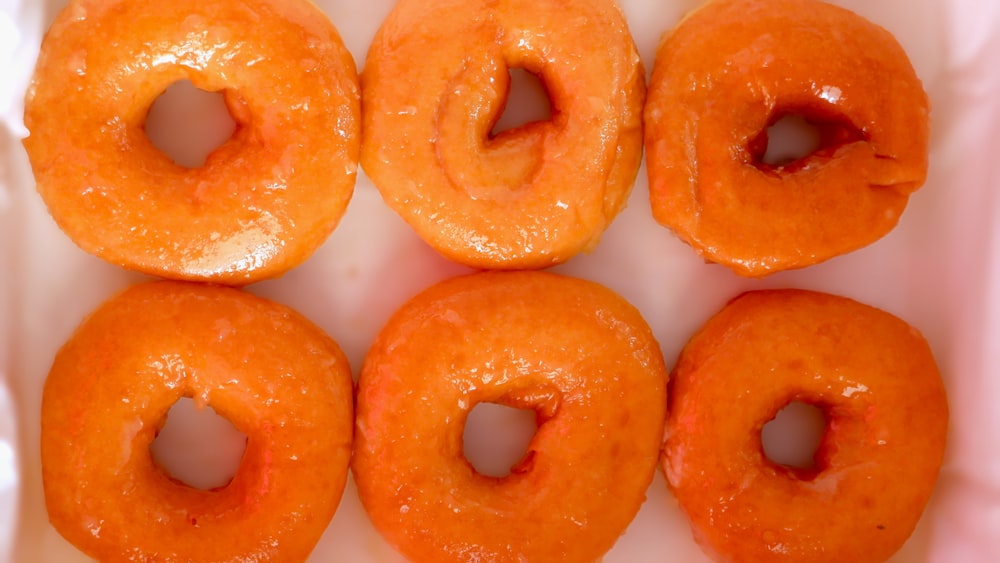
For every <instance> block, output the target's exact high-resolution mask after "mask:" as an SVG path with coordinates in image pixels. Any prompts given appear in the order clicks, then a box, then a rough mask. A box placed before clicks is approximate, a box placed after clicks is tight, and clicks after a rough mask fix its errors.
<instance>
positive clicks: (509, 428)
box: [462, 403, 538, 478]
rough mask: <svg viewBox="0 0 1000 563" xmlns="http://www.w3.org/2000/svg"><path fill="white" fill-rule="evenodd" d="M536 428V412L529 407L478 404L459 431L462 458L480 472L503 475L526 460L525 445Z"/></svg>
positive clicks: (515, 470) (529, 441)
mask: <svg viewBox="0 0 1000 563" xmlns="http://www.w3.org/2000/svg"><path fill="white" fill-rule="evenodd" d="M537 430H538V414H537V413H536V412H535V411H534V410H533V409H523V408H515V407H509V406H506V405H501V404H498V403H479V404H477V405H476V406H474V407H473V408H472V410H471V411H470V412H469V415H468V417H467V418H466V421H465V429H464V430H463V432H462V449H463V452H464V454H465V459H466V460H468V462H469V464H470V465H472V468H473V469H475V470H476V472H477V473H479V474H480V475H485V476H487V477H498V478H502V477H506V476H508V475H510V474H511V473H513V472H518V471H517V468H516V467H515V466H522V465H525V463H526V462H527V461H528V460H527V457H526V456H527V455H528V445H529V444H530V443H531V439H532V438H533V437H534V436H535V432H536V431H537Z"/></svg>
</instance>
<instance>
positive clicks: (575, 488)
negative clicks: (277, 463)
mask: <svg viewBox="0 0 1000 563" xmlns="http://www.w3.org/2000/svg"><path fill="white" fill-rule="evenodd" d="M482 402H491V403H499V404H502V405H507V406H510V407H516V408H522V409H533V410H534V411H535V413H536V415H535V416H536V421H537V424H538V431H537V433H536V434H535V436H534V437H533V438H532V440H531V443H530V445H529V446H528V450H527V453H526V454H525V456H524V458H522V459H521V461H520V462H518V463H517V464H516V466H515V467H513V468H512V469H511V473H510V475H508V476H506V477H502V478H495V477H487V476H485V475H482V474H480V473H477V472H476V471H475V470H474V469H473V467H472V466H471V465H470V464H469V462H468V461H467V460H466V458H465V457H464V456H463V450H462V437H463V430H464V426H465V421H466V417H467V416H468V415H469V412H470V411H471V410H472V408H473V407H475V406H476V404H478V403H482ZM665 403H666V368H665V367H664V365H663V358H662V356H661V354H660V349H659V346H658V345H657V343H656V341H655V340H654V338H653V335H652V333H651V332H650V330H649V327H648V326H647V325H646V323H645V321H643V319H642V317H640V315H639V312H638V311H636V310H635V309H634V308H633V307H632V306H631V305H629V304H628V303H627V302H625V301H624V300H623V299H622V298H621V297H619V296H618V295H616V294H614V293H612V292H611V291H609V290H608V289H605V288H604V287H602V286H599V285H597V284H595V283H591V282H587V281H582V280H577V279H573V278H566V277H561V276H556V275H554V274H547V273H541V272H508V273H498V272H489V273H479V274H473V275H470V276H466V277H460V278H455V279H451V280H448V281H445V282H443V283H440V284H438V285H436V286H434V287H432V288H431V289H428V290H427V291H425V292H424V293H422V294H420V295H419V296H417V297H416V298H414V299H413V300H411V301H410V302H409V303H407V304H406V305H404V306H403V307H402V308H401V309H400V310H399V311H398V312H397V313H396V314H395V315H393V317H392V318H391V319H390V320H389V323H388V325H387V326H386V327H385V328H384V329H383V330H382V332H381V333H380V334H379V335H378V336H377V337H376V339H375V343H374V344H373V346H372V349H371V351H370V352H369V353H368V357H367V358H366V359H365V364H364V367H363V368H362V371H361V376H360V379H359V381H358V397H357V408H358V414H357V427H356V431H355V436H356V442H355V446H356V447H355V449H354V458H353V461H352V469H353V471H354V478H355V480H356V481H357V485H358V493H359V495H360V497H361V501H362V503H363V504H364V506H365V509H366V510H367V511H368V514H369V516H370V517H371V519H372V522H373V523H374V524H375V527H376V528H378V530H379V531H380V532H381V533H382V535H383V536H384V537H385V538H386V539H387V540H388V541H389V542H390V543H391V544H392V545H393V546H395V547H396V549H398V550H399V551H400V552H402V554H403V555H405V556H406V557H407V558H408V559H410V560H412V561H415V562H431V561H433V562H448V561H453V562H467V561H494V562H502V561H516V562H521V561H567V562H570V561H586V562H588V563H589V562H592V561H594V560H595V559H597V558H599V557H600V556H601V555H602V554H603V553H604V552H606V551H607V550H608V549H610V548H611V546H612V545H613V544H614V543H615V540H617V538H618V537H619V536H620V535H621V533H622V532H623V531H624V530H625V528H626V526H627V525H628V524H629V522H631V520H632V518H633V517H634V516H635V514H636V512H637V511H638V510H639V506H640V504H642V502H643V500H644V499H645V492H646V489H647V487H648V486H649V483H650V481H651V480H652V478H653V474H654V473H655V470H656V465H657V458H658V450H659V448H660V442H661V439H662V434H663V420H664V416H665V408H666V404H665Z"/></svg>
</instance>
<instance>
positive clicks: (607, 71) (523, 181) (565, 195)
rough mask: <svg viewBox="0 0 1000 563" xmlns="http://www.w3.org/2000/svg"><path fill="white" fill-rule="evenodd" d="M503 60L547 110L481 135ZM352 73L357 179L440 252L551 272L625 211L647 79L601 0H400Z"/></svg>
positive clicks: (498, 103)
mask: <svg viewBox="0 0 1000 563" xmlns="http://www.w3.org/2000/svg"><path fill="white" fill-rule="evenodd" d="M459 29H460V30H462V32H461V33H456V30H459ZM508 68H522V69H525V70H527V71H529V72H531V73H533V74H535V75H536V76H538V77H540V78H541V81H542V82H543V83H544V86H545V88H546V90H547V92H548V94H549V97H550V100H551V104H552V117H551V119H550V120H547V121H534V122H530V123H527V124H525V125H523V126H521V127H516V128H513V129H510V130H507V131H503V132H500V133H499V134H496V135H493V134H491V130H492V128H493V126H494V124H495V123H496V121H497V119H498V118H499V117H500V115H501V113H502V111H503V108H504V104H505V103H506V98H507V90H508V87H509V76H508V73H507V70H508ZM361 82H362V96H363V103H362V108H363V112H362V119H363V122H364V125H363V131H364V133H363V137H364V138H363V141H362V147H361V164H362V166H363V168H364V169H365V172H366V173H367V174H368V176H369V177H371V179H372V181H373V182H374V183H375V185H376V186H378V188H379V190H380V192H381V193H382V197H383V199H384V200H385V202H386V203H387V204H388V205H389V207H391V208H392V209H393V210H395V211H396V213H398V214H399V215H400V216H401V217H402V218H403V219H405V220H406V221H407V222H408V223H409V224H410V225H411V226H412V227H413V228H414V229H415V230H416V232H417V234H418V235H419V236H420V237H421V238H422V239H423V240H424V241H426V242H427V243H429V244H430V245H431V246H432V247H434V248H435V249H436V250H437V251H438V252H440V253H441V254H443V255H444V256H446V257H447V258H449V259H451V260H453V261H456V262H460V263H463V264H466V265H469V266H473V267H476V268H484V269H531V268H542V267H546V266H551V265H553V264H557V263H560V262H563V261H565V260H568V259H569V258H571V257H572V256H574V255H576V254H577V253H579V252H581V251H586V250H589V249H591V248H593V247H594V246H595V245H596V244H597V242H598V240H599V238H600V236H601V234H602V233H603V232H604V230H605V229H606V228H607V227H608V225H609V224H610V223H611V221H612V219H613V218H614V217H615V216H616V215H617V214H618V212H619V211H621V210H622V208H623V207H624V206H625V203H626V200H627V198H628V194H629V192H630V191H631V189H632V183H633V181H634V180H635V176H636V173H637V171H638V167H639V161H640V158H641V154H642V104H643V98H644V96H645V88H644V85H645V78H644V73H643V69H642V64H641V61H640V60H639V55H638V52H637V51H636V47H635V44H634V43H633V41H632V38H631V35H630V34H629V31H628V27H627V25H626V22H625V18H624V16H623V15H622V12H621V9H620V8H619V7H618V6H617V5H616V4H615V2H614V1H612V0H580V1H576V2H554V1H551V0H547V1H542V2H537V1H529V0H501V1H499V2H497V1H493V0H472V1H469V0H444V1H439V2H435V3H434V5H433V8H429V7H428V4H427V3H426V2H424V1H422V0H402V1H400V2H399V3H398V4H397V5H396V6H395V8H394V9H393V11H392V12H391V13H390V14H389V17H388V18H387V19H386V21H385V22H384V23H383V24H382V27H381V28H380V29H379V31H378V33H377V34H376V35H375V39H374V41H373V43H372V46H371V48H370V50H369V52H368V58H367V61H366V63H365V69H364V71H363V72H362V74H361Z"/></svg>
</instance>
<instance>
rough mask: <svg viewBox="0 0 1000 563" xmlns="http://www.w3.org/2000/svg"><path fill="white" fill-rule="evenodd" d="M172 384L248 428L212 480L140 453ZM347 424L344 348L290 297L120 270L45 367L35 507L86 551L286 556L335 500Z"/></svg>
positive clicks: (319, 529) (105, 556)
mask: <svg viewBox="0 0 1000 563" xmlns="http://www.w3.org/2000/svg"><path fill="white" fill-rule="evenodd" d="M182 397H192V398H193V399H194V400H195V402H196V403H197V404H201V405H209V406H211V407H212V408H214V409H215V410H216V411H217V412H218V413H219V414H220V415H222V416H224V417H226V418H227V419H228V420H229V421H230V422H231V423H232V424H233V425H234V426H235V427H236V428H237V429H239V430H240V431H241V432H243V433H244V434H246V435H247V444H246V451H245V452H244V454H243V459H242V461H241V464H240V467H239V469H238V470H237V472H236V474H235V475H234V476H233V478H232V481H230V483H229V484H228V485H226V486H224V487H222V488H219V489H214V490H199V489H194V488H191V487H188V486H186V485H184V484H183V483H181V482H179V481H175V480H173V479H171V478H170V477H168V476H167V474H166V473H165V472H164V471H163V470H161V469H160V468H159V467H158V466H157V465H156V464H155V462H154V461H153V459H152V455H151V453H150V449H149V447H150V444H151V443H152V442H153V439H154V438H155V437H156V435H157V433H158V432H159V429H160V428H161V427H162V426H163V424H164V421H165V417H166V415H167V411H168V409H169V408H170V407H171V405H173V404H174V403H175V402H176V401H177V400H178V399H180V398H182ZM352 424H353V408H352V387H351V373H350V369H349V367H348V365H347V361H346V360H345V358H344V356H343V354H341V352H340V349H339V348H338V347H337V345H336V344H335V343H334V342H333V341H332V340H330V338H328V337H327V336H326V335H325V334H323V332H322V331H321V330H320V329H319V328H317V327H316V326H314V325H313V324H311V323H310V322H309V321H307V320H306V319H304V318H303V317H301V316H299V315H298V314H296V313H295V312H293V311H292V310H290V309H288V308H286V307H284V306H281V305H278V304H275V303H271V302H269V301H265V300H263V299H260V298H257V297H254V296H252V295H249V294H246V293H243V292H240V291H238V290H235V289H226V288H220V287H217V286H208V285H195V284H185V283H181V282H159V283H152V284H146V285H139V286H135V287H133V288H131V289H129V290H127V291H125V292H124V293H122V294H121V295H119V296H117V297H115V298H113V299H111V300H109V301H108V302H107V303H105V304H104V305H103V306H101V307H100V308H99V309H98V310H97V311H96V312H94V313H93V314H92V315H91V316H90V317H89V318H88V319H87V320H86V321H84V323H83V324H82V325H81V326H80V328H79V329H77V331H76V333H75V334H74V335H73V337H72V338H70V340H69V341H68V342H67V343H66V344H65V345H64V346H63V348H62V349H61V350H60V351H59V353H58V354H57V355H56V358H55V362H54V364H53V366H52V371H51V372H50V373H49V377H48V380H47V381H46V383H45V390H44V394H43V397H42V441H41V452H42V480H43V484H44V487H45V504H46V507H47V508H48V513H49V519H50V521H51V522H52V525H53V526H55V528H56V530H58V531H59V533H61V534H62V535H63V537H65V538H66V539H67V540H69V541H70V542H72V543H73V544H74V545H76V546H77V547H78V548H79V549H80V550H81V551H83V552H84V553H86V554H87V555H89V556H91V557H94V558H96V559H98V560H100V561H161V562H168V561H177V562H180V561H220V562H221V561H234V562H235V561H241V562H243V561H290V562H291V561H294V562H301V561H304V560H305V558H306V557H307V556H308V555H309V553H310V552H311V551H312V549H313V547H314V546H315V544H316V542H317V541H318V540H319V537H320V535H321V534H322V533H323V530H324V529H325V528H326V526H327V524H328V523H329V522H330V519H331V518H332V517H333V513H334V511H335V510H336V508H337V505H338V503H339V502H340V495H341V492H342V491H343V488H344V483H345V480H346V477H347V468H348V464H349V462H350V453H351V438H352V430H353V429H352Z"/></svg>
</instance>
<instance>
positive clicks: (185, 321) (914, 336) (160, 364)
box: [42, 271, 947, 563]
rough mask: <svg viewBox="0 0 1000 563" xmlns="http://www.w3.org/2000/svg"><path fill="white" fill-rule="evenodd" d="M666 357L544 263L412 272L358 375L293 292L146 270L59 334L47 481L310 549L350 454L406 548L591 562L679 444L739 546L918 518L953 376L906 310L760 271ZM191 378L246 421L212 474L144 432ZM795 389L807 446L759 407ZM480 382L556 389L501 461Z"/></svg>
mask: <svg viewBox="0 0 1000 563" xmlns="http://www.w3.org/2000/svg"><path fill="white" fill-rule="evenodd" d="M765 348H766V349H768V353H767V354H762V353H761V350H762V349H765ZM109 357H113V358H116V360H115V361H113V362H109V361H108V358H109ZM667 382H668V377H667V369H666V367H665V364H664V361H663V358H662V355H661V352H660V348H659V345H658V343H657V342H656V340H655V338H654V336H653V334H652V332H651V331H650V329H649V327H648V326H647V325H646V323H645V321H644V320H643V318H642V317H641V315H640V313H639V311H637V310H636V309H635V308H634V307H632V306H631V305H630V304H629V303H627V302H626V301H625V300H624V299H622V298H621V297H620V296H618V295H617V294H615V293H613V292H611V291H610V290H608V289H606V288H604V287H603V286H600V285H598V284H596V283H593V282H589V281H584V280H579V279H574V278H568V277H562V276H558V275H555V274H550V273H545V272H530V271H529V272H481V273H477V274H471V275H467V276H463V277H458V278H453V279H450V280H446V281H444V282H441V283H439V284H437V285H435V286H433V287H431V288H429V289H427V290H425V291H424V292H423V293H421V294H420V295H418V296H416V297H414V298H413V299H411V300H410V301H409V302H408V303H406V304H405V305H403V306H402V307H401V308H400V309H399V310H398V311H397V312H396V313H395V314H394V315H393V316H392V317H391V318H390V320H389V321H388V323H387V324H386V326H385V327H384V328H383V330H382V331H381V332H380V333H379V334H378V336H377V337H376V339H375V341H374V342H373V344H372V346H371V348H370V350H369V353H368V355H367V357H366V358H365V361H364V365H363V367H362V369H361V374H360V377H359V380H358V383H357V388H356V394H355V393H354V392H353V391H355V390H354V389H352V382H351V371H350V368H349V367H348V365H347V361H346V359H345V358H344V356H343V354H342V353H341V352H340V349H339V348H338V346H337V344H336V343H335V342H334V341H333V340H331V339H330V338H329V337H328V336H326V335H325V334H324V333H323V332H322V331H321V330H320V329H318V328H317V327H316V326H314V325H312V324H311V323H310V322H309V321H308V320H306V319H305V318H304V317H301V316H300V315H299V314H297V313H296V312H294V311H292V310H290V309H288V308H287V307H284V306H282V305H279V304H276V303H273V302H270V301H267V300H264V299H262V298H258V297H255V296H253V295H251V294H249V293H245V292H243V291H241V290H238V289H230V288H224V287H220V286H213V285H207V284H192V283H184V282H171V281H162V282H153V283H147V284H141V285H137V286H134V287H132V288H130V289H128V290H126V291H125V292H123V293H121V294H119V295H118V296H116V297H113V298H112V299H110V300H109V301H107V302H106V303H105V304H104V305H102V306H101V307H100V308H99V309H98V310H97V311H96V312H94V313H93V314H92V315H91V316H90V317H88V319H87V320H86V321H85V322H84V323H83V324H82V325H81V326H80V327H79V329H78V330H77V331H76V333H75V334H74V335H73V336H72V338H71V339H70V340H69V341H68V342H67V343H66V344H65V346H64V347H63V348H62V349H61V350H60V352H59V353H58V355H57V357H56V359H55V362H54V365H53V368H52V371H51V373H50V375H49V378H48V380H47V382H46V385H45V391H44V396H43V406H42V464H43V481H44V485H45V492H46V506H47V508H48V512H49V516H50V519H51V521H52V523H53V525H54V526H55V527H56V529H57V530H58V531H59V532H60V533H61V534H62V535H63V536H64V537H66V538H67V539H68V540H69V541H70V542H72V543H73V544H74V545H76V546H77V547H78V548H79V549H81V550H82V551H83V552H85V553H87V554H88V555H90V556H92V557H95V558H97V559H98V560H100V561H119V560H145V561H150V560H156V561H192V560H204V561H304V560H305V559H306V558H307V556H308V555H309V553H310V552H311V550H312V549H313V548H314V546H315V545H316V542H317V541H318V540H319V537H320V535H321V534H322V532H323V531H324V529H325V528H326V526H327V524H328V523H329V522H330V520H331V518H332V516H333V514H334V512H335V510H336V508H337V505H338V503H339V501H340V498H341V494H342V492H343V489H344V484H345V480H346V476H347V472H348V466H349V465H350V467H351V470H352V472H353V475H354V478H355V481H356V483H357V487H358V494H359V496H360V498H361V501H362V503H363V505H364V508H365V510H366V512H367V513H368V515H369V517H370V518H371V521H372V522H373V524H374V525H375V527H376V529H377V530H378V531H379V532H380V533H381V534H382V535H383V537H384V538H385V539H386V540H387V541H388V542H389V543H390V544H391V545H393V546H394V547H395V548H396V549H397V550H399V552H400V553H402V554H403V555H404V556H406V557H407V558H408V559H409V560H412V561H415V562H431V561H434V562H446V561H454V562H456V563H458V562H465V561H580V562H584V561H594V560H596V559H598V558H599V557H601V556H602V555H603V554H604V553H605V552H606V551H608V550H609V549H610V548H611V547H612V546H613V545H614V543H615V542H616V541H617V539H618V537H619V536H620V535H621V534H622V533H623V532H624V531H625V528H626V527H627V526H628V524H629V523H630V522H631V521H632V519H633V518H634V517H635V515H636V513H637V511H638V509H639V507H640V505H641V504H642V503H643V501H644V500H645V493H646V490H647V488H648V486H649V484H650V482H651V480H652V478H653V476H654V472H655V469H656V467H657V465H658V464H659V465H660V466H661V467H662V470H663V472H664V475H665V476H666V478H667V481H668V485H669V487H670V489H671V491H672V492H673V494H674V495H675V496H676V498H677V500H678V501H679V503H680V505H681V507H682V508H683V510H684V511H685V512H686V513H687V515H688V517H689V519H690V522H691V526H692V529H693V532H694V536H695V537H696V538H697V539H698V541H699V542H700V543H701V544H702V547H703V548H704V549H705V551H706V553H710V554H712V555H714V556H715V557H716V559H717V560H719V561H747V560H752V561H779V560H780V561H786V560H787V561H818V562H824V561H830V562H834V561H838V562H839V561H857V562H880V561H884V560H885V559H887V558H888V557H889V556H891V555H892V553H894V552H895V551H896V550H898V549H899V548H900V546H901V545H902V544H903V543H904V541H905V540H906V539H907V537H908V536H909V535H910V534H911V532H912V531H913V529H914V526H915V525H916V523H917V521H918V519H919V518H920V515H921V513H922V511H923V508H924V506H925V505H926V503H927V502H928V499H929V496H930V494H931V491H932V489H933V487H934V484H935V481H936V478H937V473H938V469H939V466H940V464H941V459H942V454H943V448H944V443H945V433H946V429H947V404H946V400H945V394H944V389H943V386H942V383H941V379H940V377H939V374H938V372H937V369H936V367H935V363H934V358H933V357H932V355H931V352H930V349H929V347H928V346H927V343H926V342H925V341H924V340H923V338H922V337H921V336H920V335H919V334H918V333H917V332H916V331H915V330H913V329H912V328H911V327H909V326H908V325H907V324H906V323H905V322H903V321H901V320H899V319H898V318H896V317H894V316H892V315H890V314H888V313H885V312H883V311H880V310H878V309H875V308H872V307H869V306H866V305H863V304H860V303H857V302H855V301H851V300H849V299H846V298H842V297H835V296H832V295H829V294H823V293H815V292H809V291H799V290H773V291H758V292H751V293H747V294H743V295H741V296H739V297H738V298H736V299H734V300H733V301H731V302H730V303H729V304H727V305H726V306H725V307H724V308H723V309H722V311H720V312H719V313H718V314H716V315H715V316H714V317H713V318H711V319H710V320H709V321H708V322H707V323H705V324H704V326H703V327H702V328H701V329H700V330H699V331H698V332H697V333H696V334H695V335H694V336H693V338H692V339H691V340H690V341H689V342H688V343H687V345H686V346H685V348H684V349H683V351H682V352H681V354H680V357H679V359H678V361H677V363H676V366H675V368H674V370H673V373H672V374H671V376H670V388H669V394H668V388H667ZM84 395H86V396H88V397H89V398H90V399H89V400H88V401H80V400H79V397H81V396H84ZM185 396H186V397H194V398H195V400H196V401H198V402H199V403H200V404H204V405H210V406H211V407H213V408H214V409H215V410H216V411H217V412H218V413H219V414H221V415H223V416H225V417H226V418H227V419H228V420H230V421H231V422H232V423H233V424H234V425H235V426H236V427H237V428H238V429H239V430H241V431H242V432H244V433H245V434H246V435H247V437H248V438H247V444H246V451H245V453H244V456H243V459H242V461H241V464H240V466H239V469H238V470H237V472H236V474H235V475H234V476H233V478H232V480H231V481H230V482H229V483H228V484H227V485H225V486H223V487H221V488H219V489H215V490H211V491H205V490H197V489H194V488H191V487H188V486H185V485H184V484H183V483H180V482H177V481H175V480H173V479H172V478H170V477H169V476H168V475H167V474H166V473H165V471H164V470H163V469H161V468H160V467H159V466H157V465H156V463H155V462H154V461H153V459H152V457H151V456H150V454H149V446H150V443H151V442H152V441H153V439H154V437H155V435H156V433H157V431H158V430H159V428H160V427H162V425H163V422H164V419H165V417H166V414H167V410H168V409H169V407H170V406H171V405H172V404H173V403H174V402H176V401H177V400H179V399H180V398H182V397H185ZM793 400H797V401H803V402H807V403H809V404H813V405H816V406H817V407H819V408H821V409H822V411H823V413H824V416H825V417H826V430H825V437H824V438H823V440H822V443H821V445H820V447H819V450H818V451H817V453H816V455H815V463H814V467H812V468H808V469H798V468H793V467H787V466H783V465H780V464H778V463H775V462H773V461H771V460H770V459H768V458H767V456H766V455H765V454H764V453H763V451H762V447H761V428H762V426H763V425H764V424H765V423H766V422H767V421H768V420H770V419H771V418H773V417H774V416H775V414H776V413H777V412H778V411H779V410H780V409H781V408H783V407H784V406H785V405H787V404H788V403H789V402H790V401H793ZM483 402H491V403H499V404H503V405H507V406H511V407H516V408H523V409H531V410H534V411H535V413H536V420H537V425H538V428H537V432H536V433H535V435H534V437H533V438H532V440H531V442H530V444H529V446H528V448H527V451H526V453H525V455H524V457H523V458H522V459H521V460H520V461H519V462H518V463H517V464H516V465H515V466H514V467H512V468H511V473H510V475H508V476H506V477H503V478H494V477H489V476H485V475H482V474H480V473H478V472H477V471H476V470H475V469H474V468H473V467H472V465H471V464H470V463H469V461H468V460H467V459H466V458H465V456H464V453H463V449H462V435H463V428H464V425H465V421H466V418H467V416H468V414H469V412H470V411H471V410H472V409H473V408H474V407H475V406H476V405H477V404H479V403H483ZM355 409H356V411H355ZM109 436H111V437H114V439H109V438H108V437H109ZM352 451H353V458H352ZM828 514H839V515H842V516H843V517H841V518H837V519H833V520H831V519H829V518H826V517H825V515H828ZM151 515H155V517H151Z"/></svg>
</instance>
